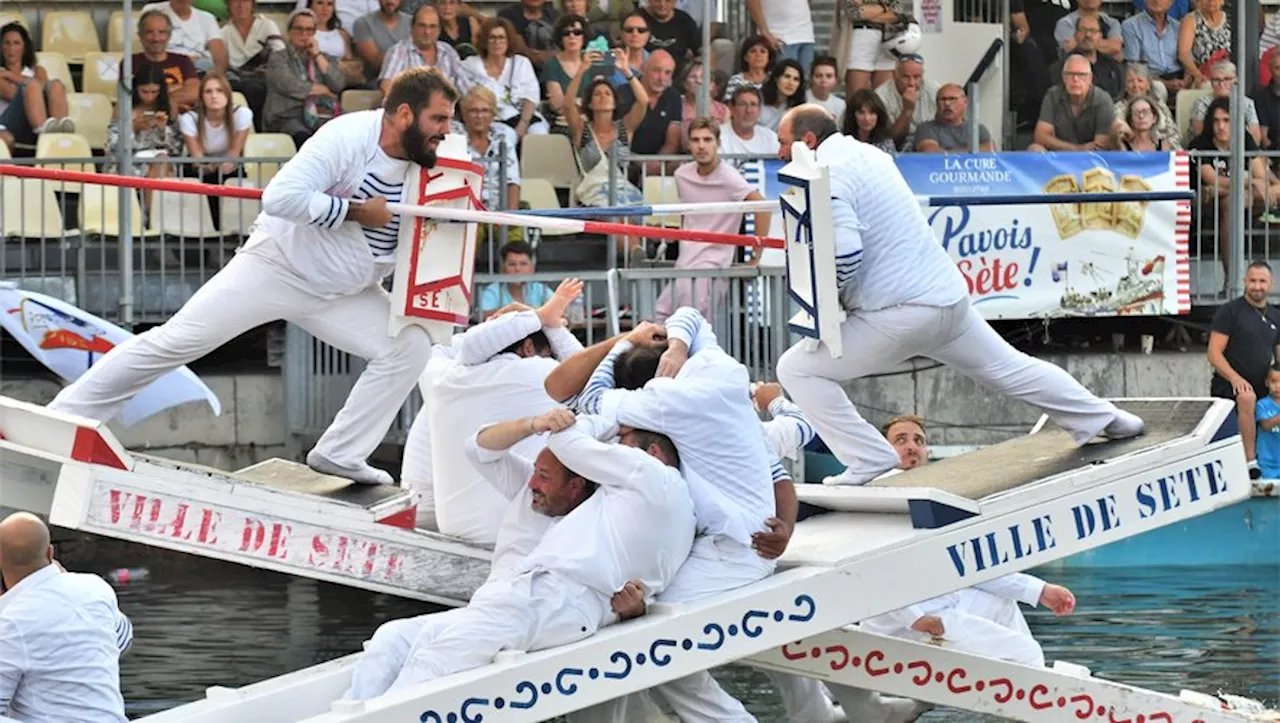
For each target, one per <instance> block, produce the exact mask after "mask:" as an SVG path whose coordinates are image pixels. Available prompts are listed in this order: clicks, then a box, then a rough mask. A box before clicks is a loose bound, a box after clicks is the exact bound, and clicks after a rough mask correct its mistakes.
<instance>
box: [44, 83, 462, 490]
mask: <svg viewBox="0 0 1280 723" xmlns="http://www.w3.org/2000/svg"><path fill="white" fill-rule="evenodd" d="M456 100H457V91H455V90H454V88H453V86H452V85H450V84H449V81H448V80H447V79H446V78H445V77H444V76H443V75H441V74H440V73H439V71H436V70H434V69H431V68H415V69H412V70H408V71H405V72H404V73H402V74H401V75H399V76H397V78H396V79H395V81H394V82H393V84H392V87H391V90H390V92H389V93H388V95H387V99H386V101H385V102H384V105H383V108H384V109H380V110H371V111H361V112H356V113H345V114H343V115H341V116H339V117H337V118H335V119H333V120H332V121H330V122H329V123H326V124H325V125H324V126H322V127H321V128H320V130H319V131H317V132H316V134H315V135H314V136H312V137H311V139H310V140H308V141H307V142H306V143H305V144H303V146H302V148H301V149H299V151H298V153H297V155H295V156H294V157H293V158H292V159H290V160H289V161H288V162H287V163H285V164H284V166H282V167H281V169H280V171H279V173H277V174H276V176H275V177H273V178H272V179H271V182H270V183H269V184H268V185H267V187H266V189H264V191H263V195H262V209H263V211H262V214H261V215H260V216H259V217H258V218H257V220H256V221H255V222H254V226H253V230H252V232H251V233H250V235H249V239H248V241H247V242H246V243H245V245H244V247H243V248H242V249H241V250H240V251H239V252H237V253H236V255H235V257H234V258H232V260H231V261H230V262H229V263H228V264H227V266H226V267H225V268H223V269H222V270H221V271H219V272H218V273H217V274H215V275H214V277H213V278H211V279H209V281H208V282H206V283H205V284H204V285H203V286H201V287H200V288H199V290H197V291H196V293H195V294H194V295H193V296H192V297H191V299H190V300H189V301H188V302H187V303H186V304H185V305H184V306H183V307H182V308H181V309H180V310H179V311H178V312H177V313H176V314H174V316H173V317H172V318H171V319H170V320H169V321H168V322H166V323H165V324H163V325H161V326H159V327H156V328H154V329H151V330H150V331H147V332H146V333H144V334H141V335H139V336H137V337H134V338H133V339H130V340H129V341H127V342H125V343H123V344H121V345H119V346H117V347H116V348H115V349H114V350H112V351H111V353H109V354H107V355H106V357H104V358H103V359H102V360H101V361H99V362H98V363H97V364H95V365H94V366H93V368H92V369H90V370H89V371H88V372H87V373H85V374H84V375H83V376H82V377H80V378H79V379H78V380H77V381H76V382H74V383H73V384H71V385H70V386H68V387H67V388H66V389H64V390H63V391H62V393H61V394H59V395H58V396H57V398H56V399H54V401H53V402H52V403H51V404H50V405H49V406H50V408H51V409H55V410H57V411H62V412H69V413H72V414H77V415H80V416H83V417H88V418H90V419H97V420H104V421H105V420H110V419H112V418H113V417H115V415H116V414H117V413H118V412H119V411H120V409H121V408H122V407H123V406H124V404H125V403H126V402H128V400H129V399H130V398H131V397H132V396H133V395H134V394H136V393H138V392H139V391H141V390H142V389H143V388H145V387H146V386H147V385H148V384H150V383H151V382H152V381H153V380H155V379H157V378H158V377H160V376H162V375H164V374H166V373H168V372H169V371H170V370H172V369H175V368H177V367H179V366H181V365H183V364H186V363H188V362H190V361H193V360H195V359H198V358H200V357H202V356H204V355H205V354H208V353H209V352H211V351H213V350H214V349H216V348H218V347H219V346H222V345H223V344H225V343H227V342H228V341H231V340H232V339H234V338H235V337H237V336H239V335H240V334H243V333H245V332H247V331H249V330H250V329H253V328H254V327H257V326H260V325H262V324H265V323H268V322H272V321H277V320H281V319H284V320H287V321H289V322H292V323H294V324H297V325H299V326H301V327H302V328H304V329H306V330H307V331H308V332H310V333H311V334H313V335H314V336H316V337H317V338H319V339H321V340H322V341H325V342H326V343H328V344H331V345H333V346H335V347H337V348H338V349H341V350H342V351H345V352H348V353H351V354H354V355H355V356H359V357H362V358H364V359H366V360H368V362H369V364H368V366H367V367H366V368H365V371H364V373H362V374H361V375H360V379H359V381H357V382H356V385H355V388H353V389H352V390H351V394H350V396H349V397H348V398H347V403H346V404H345V405H344V406H343V408H342V410H341V411H339V412H338V414H337V416H336V417H335V418H334V420H333V423H332V424H331V425H330V426H329V428H328V430H326V431H325V433H324V435H323V436H321V438H320V440H319V441H318V442H317V443H316V446H315V449H313V450H312V451H311V453H310V454H308V456H307V463H308V464H309V465H311V467H312V468H314V469H315V470H316V471H318V472H322V473H325V474H334V475H338V476H342V477H347V478H349V479H352V480H354V481H356V482H363V483H381V484H387V483H390V482H391V481H392V479H391V476H390V475H389V474H387V473H386V472H383V471H382V470H378V469H375V468H373V467H371V466H369V464H368V462H367V459H368V457H369V455H370V454H372V453H373V451H374V449H375V448H376V447H377V446H378V444H379V443H381V442H382V439H383V438H384V437H385V435H386V432H387V430H388V429H389V428H390V426H391V423H392V422H393V421H394V420H395V417H396V414H397V413H398V412H399V409H400V405H401V404H402V403H403V402H404V400H405V398H406V397H407V396H408V394H409V392H410V391H411V390H412V389H413V385H414V384H415V383H416V382H417V381H418V377H419V376H420V375H421V374H422V370H423V368H424V367H425V366H426V363H427V360H428V358H429V356H430V353H431V339H430V337H429V336H428V334H427V332H426V331H425V330H424V329H422V328H419V327H414V326H411V327H408V328H404V329H402V330H401V331H400V332H399V333H397V335H396V336H394V337H393V336H390V335H388V334H387V333H386V332H385V331H384V329H386V326H387V320H388V318H390V316H391V304H390V301H389V296H388V294H387V292H386V291H385V290H383V288H382V280H383V279H384V278H385V277H386V276H387V275H388V274H390V273H391V271H392V270H393V268H394V265H395V248H396V240H397V230H398V228H399V218H398V217H397V216H395V215H394V214H392V213H391V212H390V211H389V210H388V209H387V202H388V200H393V201H394V200H398V199H399V195H400V193H401V189H402V188H403V185H404V180H405V178H406V174H408V173H410V172H411V171H412V170H413V169H414V168H415V164H416V166H422V167H426V168H430V167H432V166H434V165H435V162H436V157H435V148H436V146H437V144H438V143H439V142H440V141H441V140H443V139H444V137H445V135H446V134H447V133H448V132H449V130H448V129H449V121H450V120H451V119H452V117H453V106H454V103H455V102H456Z"/></svg>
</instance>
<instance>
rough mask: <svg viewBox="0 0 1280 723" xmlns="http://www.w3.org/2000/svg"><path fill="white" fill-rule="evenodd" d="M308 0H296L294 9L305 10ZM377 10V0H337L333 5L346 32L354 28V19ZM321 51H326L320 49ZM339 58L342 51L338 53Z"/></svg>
mask: <svg viewBox="0 0 1280 723" xmlns="http://www.w3.org/2000/svg"><path fill="white" fill-rule="evenodd" d="M307 5H308V0H298V2H297V4H296V5H295V6H294V9H295V10H305V9H306V8H307ZM377 10H379V7H378V0H338V2H337V3H336V4H335V5H334V13H335V14H336V15H337V16H338V22H340V23H342V29H343V30H346V31H347V32H348V33H349V32H351V31H352V30H354V29H355V27H356V21H357V20H359V19H360V18H362V17H364V16H365V15H368V14H369V13H372V12H376V11H377ZM322 52H326V53H327V52H328V51H324V50H322ZM337 57H339V58H341V57H342V53H339V54H338V56H337Z"/></svg>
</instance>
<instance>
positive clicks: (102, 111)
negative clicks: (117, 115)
mask: <svg viewBox="0 0 1280 723" xmlns="http://www.w3.org/2000/svg"><path fill="white" fill-rule="evenodd" d="M67 110H68V112H69V114H70V115H71V119H72V120H73V121H75V122H76V133H78V134H80V135H82V136H84V139H85V140H86V141H88V142H89V147H90V148H94V149H97V150H106V147H107V126H108V125H110V123H111V114H112V113H113V112H114V111H113V110H112V107H111V98H110V97H109V96H106V95H103V94H101V93H68V94H67Z"/></svg>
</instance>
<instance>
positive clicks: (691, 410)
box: [578, 306, 786, 547]
mask: <svg viewBox="0 0 1280 723" xmlns="http://www.w3.org/2000/svg"><path fill="white" fill-rule="evenodd" d="M666 327H667V335H668V337H669V338H671V339H681V340H683V341H684V342H685V343H686V344H688V345H689V359H688V361H686V362H685V364H684V366H683V367H682V368H681V369H680V373H679V374H677V375H676V377H675V378H674V379H672V378H666V377H661V378H655V379H652V380H650V381H649V383H648V384H646V385H645V386H644V388H643V389H637V390H623V389H614V388H613V387H614V380H613V365H614V361H615V360H616V359H617V358H618V356H619V355H620V354H622V353H623V352H625V351H627V350H628V349H630V348H631V344H630V343H628V342H626V341H622V342H619V343H618V344H616V345H614V347H613V350H612V351H611V352H610V353H609V355H608V356H606V357H605V358H604V360H603V361H602V362H601V363H600V366H598V367H597V368H596V371H595V373H593V374H592V375H591V379H590V380H589V381H588V382H587V386H586V388H585V389H584V390H583V392H582V397H581V399H580V400H579V403H578V406H579V408H580V409H582V410H583V412H585V413H587V414H599V415H600V416H601V417H602V418H603V419H605V420H608V421H609V422H612V423H616V424H625V425H627V426H630V427H635V428H637V429H647V430H651V431H654V432H661V433H662V434H665V435H667V436H668V437H670V438H671V441H672V442H674V443H675V445H676V449H677V450H678V451H679V452H680V460H681V465H682V469H683V471H684V473H685V478H686V479H687V480H688V481H689V494H690V495H692V496H693V502H694V506H695V508H696V510H697V515H698V532H699V533H700V534H706V535H724V536H727V537H729V538H731V539H733V540H735V541H737V542H739V543H741V544H743V545H746V546H748V547H749V546H750V545H751V535H752V534H753V533H756V532H762V531H764V521H765V520H766V519H768V518H770V517H773V516H774V511H775V505H774V495H773V482H774V479H775V472H781V474H782V475H783V476H785V474H786V473H785V470H782V469H781V465H775V464H774V458H773V456H772V455H770V453H769V450H768V448H767V446H766V442H765V439H764V430H763V428H762V427H761V426H760V418H759V417H758V416H756V411H755V408H754V407H753V406H752V404H751V396H750V392H749V384H750V381H751V380H750V375H749V374H748V373H747V369H746V367H744V366H742V364H741V363H739V362H738V361H737V360H736V359H734V358H733V357H731V356H729V355H728V354H726V353H725V352H724V351H723V350H722V349H721V348H720V347H719V345H718V344H717V343H716V338H715V334H714V333H713V332H712V331H711V326H710V325H709V324H707V323H706V321H705V320H704V319H703V318H702V315H701V314H699V313H698V311H697V310H696V309H693V308H691V307H687V306H685V307H681V308H679V309H677V310H676V311H675V313H673V314H672V315H671V316H670V318H668V319H667V322H666Z"/></svg>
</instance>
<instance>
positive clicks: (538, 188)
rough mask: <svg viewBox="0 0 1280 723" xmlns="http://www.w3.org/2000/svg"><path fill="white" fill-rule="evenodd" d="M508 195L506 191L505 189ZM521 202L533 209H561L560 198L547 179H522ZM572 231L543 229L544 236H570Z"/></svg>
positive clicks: (504, 191)
mask: <svg viewBox="0 0 1280 723" xmlns="http://www.w3.org/2000/svg"><path fill="white" fill-rule="evenodd" d="M503 193H506V189H503ZM520 200H521V201H524V202H526V203H528V204H529V208H531V209H535V210H537V209H560V208H562V206H561V205H560V197H559V196H557V195H556V189H555V187H554V186H552V185H551V181H548V180H547V179H545V178H526V177H521V178H520ZM572 234H573V232H572V231H551V230H548V229H543V231H542V235H543V236H569V235H572Z"/></svg>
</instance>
